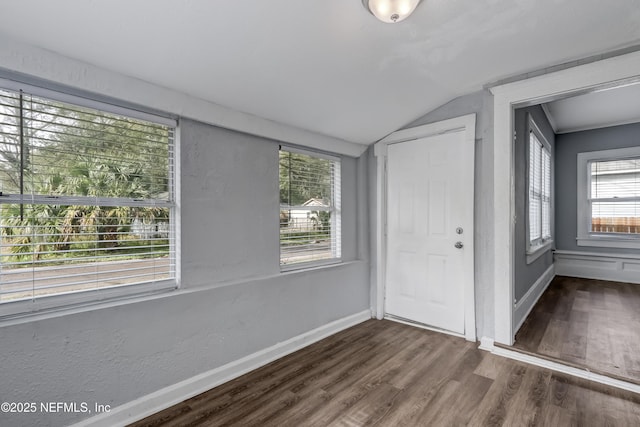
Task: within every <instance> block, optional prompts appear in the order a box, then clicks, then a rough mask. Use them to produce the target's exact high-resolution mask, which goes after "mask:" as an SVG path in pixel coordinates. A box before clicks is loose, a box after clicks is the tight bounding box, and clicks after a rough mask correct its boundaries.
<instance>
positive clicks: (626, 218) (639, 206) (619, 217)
mask: <svg viewBox="0 0 640 427" xmlns="http://www.w3.org/2000/svg"><path fill="white" fill-rule="evenodd" d="M578 173H579V174H578V227H579V228H578V244H579V245H582V246H604V247H623V248H624V247H631V248H635V247H640V147H632V148H624V149H616V150H605V151H597V152H590V153H580V154H578Z"/></svg>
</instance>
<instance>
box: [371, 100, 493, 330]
mask: <svg viewBox="0 0 640 427" xmlns="http://www.w3.org/2000/svg"><path fill="white" fill-rule="evenodd" d="M472 113H475V114H476V144H475V188H474V192H475V199H474V205H475V212H474V218H475V222H474V228H475V236H474V241H475V247H474V253H475V272H474V273H475V287H476V291H475V298H476V334H477V336H478V337H482V336H489V337H492V336H493V333H494V292H493V290H494V289H493V286H494V284H493V268H494V264H493V252H494V247H493V246H494V245H493V242H494V236H493V233H494V231H493V95H491V93H490V92H489V91H488V90H485V91H478V92H474V93H471V94H469V95H465V96H461V97H459V98H455V99H454V100H452V101H450V102H448V103H446V104H444V105H442V106H441V107H439V108H437V109H435V110H433V111H431V112H430V113H428V114H426V115H425V116H423V117H420V118H419V119H417V120H415V121H413V122H411V123H410V124H408V125H406V126H405V127H404V128H403V129H406V128H411V127H415V126H420V125H425V124H429V123H434V122H438V121H441V120H446V119H450V118H454V117H459V116H464V115H466V114H472ZM374 253H375V252H374Z"/></svg>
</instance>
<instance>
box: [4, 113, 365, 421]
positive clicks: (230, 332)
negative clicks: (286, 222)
mask: <svg viewBox="0 0 640 427" xmlns="http://www.w3.org/2000/svg"><path fill="white" fill-rule="evenodd" d="M181 128H182V132H181V158H182V173H181V180H182V182H181V191H182V200H181V209H182V248H181V249H182V259H183V264H182V271H181V273H182V285H183V287H182V289H181V290H179V291H176V292H173V293H170V294H165V295H163V296H161V297H157V298H153V299H148V300H144V301H141V302H135V303H127V304H122V305H115V306H112V307H107V308H101V309H97V310H88V311H83V312H78V313H75V314H67V315H58V316H51V317H49V318H47V319H42V320H38V321H30V322H23V323H19V324H13V325H7V324H5V325H0V360H1V361H2V369H1V370H0V400H1V401H5V400H9V401H22V402H31V401H35V402H41V401H42V402H50V401H51V402H58V401H62V402H80V401H87V402H91V403H93V402H98V403H101V404H108V405H111V406H112V407H115V406H117V405H120V404H123V403H126V402H128V401H131V400H133V399H136V398H138V397H140V396H143V395H145V394H148V393H151V392H154V391H156V390H158V389H160V388H163V387H166V386H169V385H172V384H175V383H177V382H179V381H182V380H185V379H187V378H190V377H192V376H194V375H197V374H200V373H202V372H205V371H208V370H211V369H214V368H216V367H219V366H222V365H224V364H226V363H228V362H231V361H234V360H237V359H239V358H241V357H243V356H246V355H248V354H251V353H254V352H256V351H259V350H262V349H264V348H267V347H269V346H272V345H274V344H276V343H279V342H282V341H285V340H287V339H289V338H292V337H294V336H296V335H299V334H301V333H304V332H307V331H309V330H312V329H314V328H317V327H320V326H322V325H325V324H327V323H329V322H331V321H334V320H337V319H340V318H343V317H345V316H348V315H351V314H354V313H358V312H361V311H363V310H367V309H368V308H369V265H368V263H367V262H366V261H359V260H358V259H359V258H361V257H360V256H359V255H361V254H362V248H363V247H364V250H365V252H366V247H367V241H366V238H365V237H364V236H358V232H359V231H360V232H362V230H367V227H368V219H367V212H366V208H364V206H366V198H367V191H366V182H365V180H364V178H363V177H364V176H366V161H365V160H358V159H352V158H344V159H343V163H342V182H343V187H342V198H343V223H342V230H343V258H344V259H345V261H347V262H345V263H344V264H343V265H338V266H332V267H325V268H319V269H314V270H309V271H301V272H289V273H285V274H281V273H280V272H279V259H278V208H279V205H278V187H277V185H278V183H277V182H278V167H277V164H278V144H277V143H275V142H271V141H267V140H264V139H261V138H257V137H253V136H249V135H245V134H241V133H237V132H233V131H228V130H223V129H219V128H215V127H212V126H208V125H203V124H200V123H196V122H193V121H188V120H184V121H182V123H181ZM359 202H360V203H364V206H360V207H359V206H358V203H359ZM87 415H88V414H81V413H80V414H70V413H60V414H48V415H47V414H41V413H40V414H30V415H19V416H18V415H13V414H2V413H0V426H20V425H29V426H36V425H47V426H48V425H51V426H62V425H67V424H69V423H71V422H74V421H78V420H79V419H81V418H83V417H86V416H87Z"/></svg>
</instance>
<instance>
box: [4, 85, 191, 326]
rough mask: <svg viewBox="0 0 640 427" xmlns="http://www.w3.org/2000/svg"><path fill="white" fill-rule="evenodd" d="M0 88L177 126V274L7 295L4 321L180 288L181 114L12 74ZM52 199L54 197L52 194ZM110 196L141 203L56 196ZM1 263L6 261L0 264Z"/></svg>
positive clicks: (173, 235) (173, 180) (173, 224)
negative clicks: (22, 295) (35, 82)
mask: <svg viewBox="0 0 640 427" xmlns="http://www.w3.org/2000/svg"><path fill="white" fill-rule="evenodd" d="M0 88H2V89H5V90H8V91H13V92H20V91H23V92H25V93H28V94H29V95H33V96H36V97H39V98H42V99H45V100H48V101H54V102H61V103H67V104H71V105H74V106H78V107H84V108H90V109H95V110H98V111H101V112H104V113H109V114H114V115H120V116H124V117H127V118H132V119H137V120H142V121H148V122H153V123H156V124H160V125H164V126H167V127H170V128H172V133H173V138H172V142H170V144H171V147H170V152H171V151H172V152H173V155H172V156H171V157H170V159H169V160H170V167H169V176H168V177H167V178H168V180H169V192H170V196H169V202H167V203H166V205H165V206H164V207H167V208H168V209H169V227H168V231H169V236H170V237H169V239H168V240H169V245H170V249H169V251H170V252H169V253H170V254H171V257H172V258H173V259H174V260H175V272H174V277H172V278H169V279H162V280H157V281H152V282H149V281H147V282H141V283H133V284H122V285H114V286H108V287H104V288H95V289H83V290H76V291H68V292H61V293H57V294H55V293H54V294H52V295H40V296H37V297H33V298H29V299H20V300H16V301H5V302H2V303H0V322H2V323H6V322H10V321H14V319H29V318H32V317H34V316H41V315H43V314H48V313H62V314H64V313H67V312H73V311H77V310H78V309H81V308H83V307H87V308H92V307H95V306H96V305H99V304H104V303H115V302H117V301H122V300H128V299H132V298H143V297H148V296H152V295H157V294H159V293H164V292H167V291H172V290H175V289H177V288H179V286H180V285H179V284H180V250H179V244H180V243H179V239H180V237H179V235H180V233H179V224H180V223H179V208H178V206H179V197H180V186H179V177H180V170H179V167H180V160H179V159H180V157H179V152H180V150H179V147H180V126H179V123H178V120H177V118H174V117H170V116H169V115H167V116H165V115H160V114H159V113H158V112H157V111H153V110H151V109H148V110H147V109H145V108H141V107H138V106H129V105H127V104H126V103H125V102H122V105H118V104H117V103H116V102H114V100H112V99H108V100H106V101H105V100H101V97H100V96H99V95H94V94H91V93H85V92H84V91H77V90H72V89H69V93H67V92H64V88H62V89H58V88H56V89H55V90H54V89H49V88H47V87H44V85H43V86H40V85H38V86H35V85H32V84H29V83H23V82H21V81H17V80H10V79H7V78H2V77H0ZM47 199H48V197H47V196H45V195H29V196H26V195H19V194H11V195H6V194H5V195H3V196H2V200H1V202H2V203H3V204H4V203H7V204H10V203H14V204H15V203H23V204H26V205H29V204H34V203H36V204H43V203H46V202H47V201H49V202H50V200H47ZM49 199H50V198H49ZM105 199H109V201H111V202H113V201H114V200H117V202H118V203H119V204H118V205H119V206H120V205H122V206H138V205H140V202H138V201H137V200H135V199H119V198H95V197H79V196H62V197H59V198H57V199H56V204H57V205H95V204H96V203H98V205H99V204H100V202H104V200H105ZM90 202H92V203H90ZM0 267H1V264H0ZM0 270H1V268H0Z"/></svg>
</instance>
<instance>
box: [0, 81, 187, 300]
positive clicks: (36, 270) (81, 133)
mask: <svg viewBox="0 0 640 427" xmlns="http://www.w3.org/2000/svg"><path fill="white" fill-rule="evenodd" d="M164 121H166V120H164ZM173 144H174V128H173V127H171V126H167V125H166V124H161V123H154V122H151V121H145V120H140V119H134V118H131V117H127V116H124V115H119V114H113V113H107V112H105V111H101V110H98V109H93V108H86V107H80V106H78V105H74V104H70V103H64V102H59V101H53V100H50V99H46V98H43V97H39V96H36V95H30V94H26V93H23V92H21V91H10V90H0V192H1V193H0V269H1V273H2V274H1V277H0V302H11V301H17V300H23V299H36V298H40V297H43V296H48V295H57V294H63V293H70V292H78V291H86V290H97V289H104V288H110V287H111V288H112V287H116V286H123V285H133V284H140V283H150V282H158V281H163V280H171V279H175V270H176V267H175V250H174V240H175V236H174V234H175V233H174V229H175V227H174V225H173V218H172V209H173V207H174V198H173V197H174V196H173V194H174V189H173V176H174V173H175V171H174V160H173V159H174V146H173Z"/></svg>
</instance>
